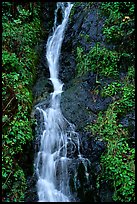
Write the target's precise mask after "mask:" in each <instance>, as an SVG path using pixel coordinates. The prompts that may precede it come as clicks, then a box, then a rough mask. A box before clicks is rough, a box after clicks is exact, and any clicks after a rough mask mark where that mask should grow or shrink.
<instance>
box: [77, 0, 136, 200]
mask: <svg viewBox="0 0 137 204" xmlns="http://www.w3.org/2000/svg"><path fill="white" fill-rule="evenodd" d="M134 10H135V4H134V2H103V3H101V4H100V11H99V15H103V16H105V17H106V20H105V23H104V26H103V29H102V32H103V34H104V35H105V43H106V44H107V45H111V46H110V47H111V49H110V48H108V46H104V45H102V44H101V43H100V42H97V43H96V45H95V46H94V47H91V49H90V50H89V51H88V52H85V50H84V48H83V47H80V46H79V47H77V48H76V51H77V58H76V62H77V67H76V73H77V76H82V75H84V74H86V73H87V72H93V73H96V74H97V76H98V80H99V79H101V78H102V77H104V78H107V79H108V78H109V79H111V83H106V85H102V83H100V87H101V90H96V94H101V96H102V97H103V98H105V97H111V98H112V99H113V100H112V103H111V104H109V105H108V108H107V110H106V111H100V112H99V113H98V115H97V120H96V121H95V122H94V123H92V124H89V125H88V126H87V127H86V130H88V131H90V132H91V135H93V136H94V137H95V138H96V139H101V140H104V141H105V142H106V144H107V147H106V151H105V152H104V153H103V154H102V156H101V159H100V164H101V167H102V170H101V173H100V174H99V175H98V178H97V188H98V189H100V188H103V182H104V181H105V182H106V183H108V184H109V187H110V188H111V189H112V190H113V192H114V194H113V200H114V201H115V202H135V142H134V141H132V142H131V140H130V137H131V135H130V130H129V127H123V125H122V124H121V123H120V119H121V118H122V117H125V116H126V114H129V113H133V112H134V111H135V67H134V64H135V27H134V26H135V25H134V24H135V12H134ZM85 39H87V42H88V40H89V39H90V38H88V36H85ZM91 88H93V87H91ZM95 89H96V88H95Z"/></svg>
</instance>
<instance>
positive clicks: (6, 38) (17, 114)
mask: <svg viewBox="0 0 137 204" xmlns="http://www.w3.org/2000/svg"><path fill="white" fill-rule="evenodd" d="M28 7H29V9H28ZM32 7H33V8H32ZM39 10H40V7H39V4H37V3H35V4H34V3H25V4H23V3H22V4H21V3H16V4H14V3H11V2H3V3H2V15H3V16H2V28H3V32H2V111H3V116H2V201H3V202H21V201H24V193H25V190H26V175H25V172H24V170H23V169H22V167H21V166H20V163H21V157H23V148H24V146H26V145H28V144H29V142H31V141H32V139H33V134H32V124H33V122H34V121H33V120H32V119H31V117H30V113H31V108H32V101H33V97H32V91H31V88H32V85H33V83H34V81H35V73H36V65H37V63H38V56H37V53H36V52H35V50H34V46H35V45H36V44H37V43H38V40H39V38H40V36H41V24H40V19H39ZM18 155H21V156H20V160H19V159H18Z"/></svg>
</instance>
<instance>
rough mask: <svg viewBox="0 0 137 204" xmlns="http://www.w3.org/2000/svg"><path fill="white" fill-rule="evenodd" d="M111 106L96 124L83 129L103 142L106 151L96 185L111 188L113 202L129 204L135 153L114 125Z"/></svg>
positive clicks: (116, 124)
mask: <svg viewBox="0 0 137 204" xmlns="http://www.w3.org/2000/svg"><path fill="white" fill-rule="evenodd" d="M114 108H116V107H115V104H111V105H110V106H109V108H108V109H107V111H106V112H105V113H102V112H100V113H99V115H98V119H97V122H96V124H92V125H89V126H87V129H88V130H90V131H91V132H92V134H93V135H94V136H96V137H97V138H100V137H101V138H103V139H104V140H105V141H106V142H107V151H106V152H105V153H104V154H103V155H102V156H101V163H102V168H103V169H102V173H101V175H99V180H100V182H99V184H98V187H99V186H100V185H101V182H102V180H104V179H105V180H107V181H109V182H110V184H111V185H112V186H113V188H114V195H113V199H114V201H121V202H129V201H131V202H133V201H134V199H135V149H134V148H133V147H129V145H128V142H127V140H128V131H127V130H126V129H124V128H123V127H122V125H121V124H118V119H117V113H115V112H114Z"/></svg>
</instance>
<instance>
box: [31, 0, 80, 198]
mask: <svg viewBox="0 0 137 204" xmlns="http://www.w3.org/2000/svg"><path fill="white" fill-rule="evenodd" d="M71 8H72V4H71V3H65V2H64V3H60V2H58V3H57V9H56V10H55V20H54V27H53V35H52V36H50V37H49V38H48V41H47V51H46V58H47V62H48V66H49V71H50V80H51V82H52V84H53V88H54V91H53V93H51V101H50V106H49V107H48V108H47V109H46V110H44V109H42V108H41V107H40V106H39V107H38V106H37V108H36V109H37V110H38V111H39V113H40V115H41V120H42V121H41V123H42V125H44V128H43V126H42V134H41V135H39V137H40V148H39V152H38V154H37V158H36V160H35V164H34V165H35V169H36V174H37V178H38V181H37V193H38V198H39V202H70V201H71V200H73V201H74V199H73V196H72V195H71V194H72V193H71V192H70V187H69V172H68V166H69V164H70V163H71V158H69V157H68V144H69V147H70V146H71V147H72V149H76V148H77V152H78V153H77V157H78V158H80V159H82V157H81V154H80V149H79V148H80V146H79V138H78V134H77V133H76V132H75V131H74V128H75V127H74V125H73V124H71V123H69V122H68V121H67V119H66V118H65V117H64V116H63V115H62V112H61V109H60V99H61V93H62V87H63V83H62V82H61V81H60V80H59V79H58V73H59V55H60V50H61V45H62V41H63V37H64V32H65V28H66V25H67V22H68V19H69V14H70V11H71ZM58 9H61V11H62V15H63V19H62V23H61V24H60V25H58V26H57V13H58Z"/></svg>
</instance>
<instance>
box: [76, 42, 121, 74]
mask: <svg viewBox="0 0 137 204" xmlns="http://www.w3.org/2000/svg"><path fill="white" fill-rule="evenodd" d="M118 59H119V57H118V53H117V52H114V51H111V50H108V49H106V48H105V47H102V46H100V44H99V43H97V44H96V46H94V47H93V48H91V50H90V51H89V53H84V50H83V49H82V48H81V47H77V58H76V60H77V74H78V75H79V76H81V75H82V74H84V73H86V72H88V71H93V72H95V73H100V75H103V76H117V75H118V65H117V64H118Z"/></svg>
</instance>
